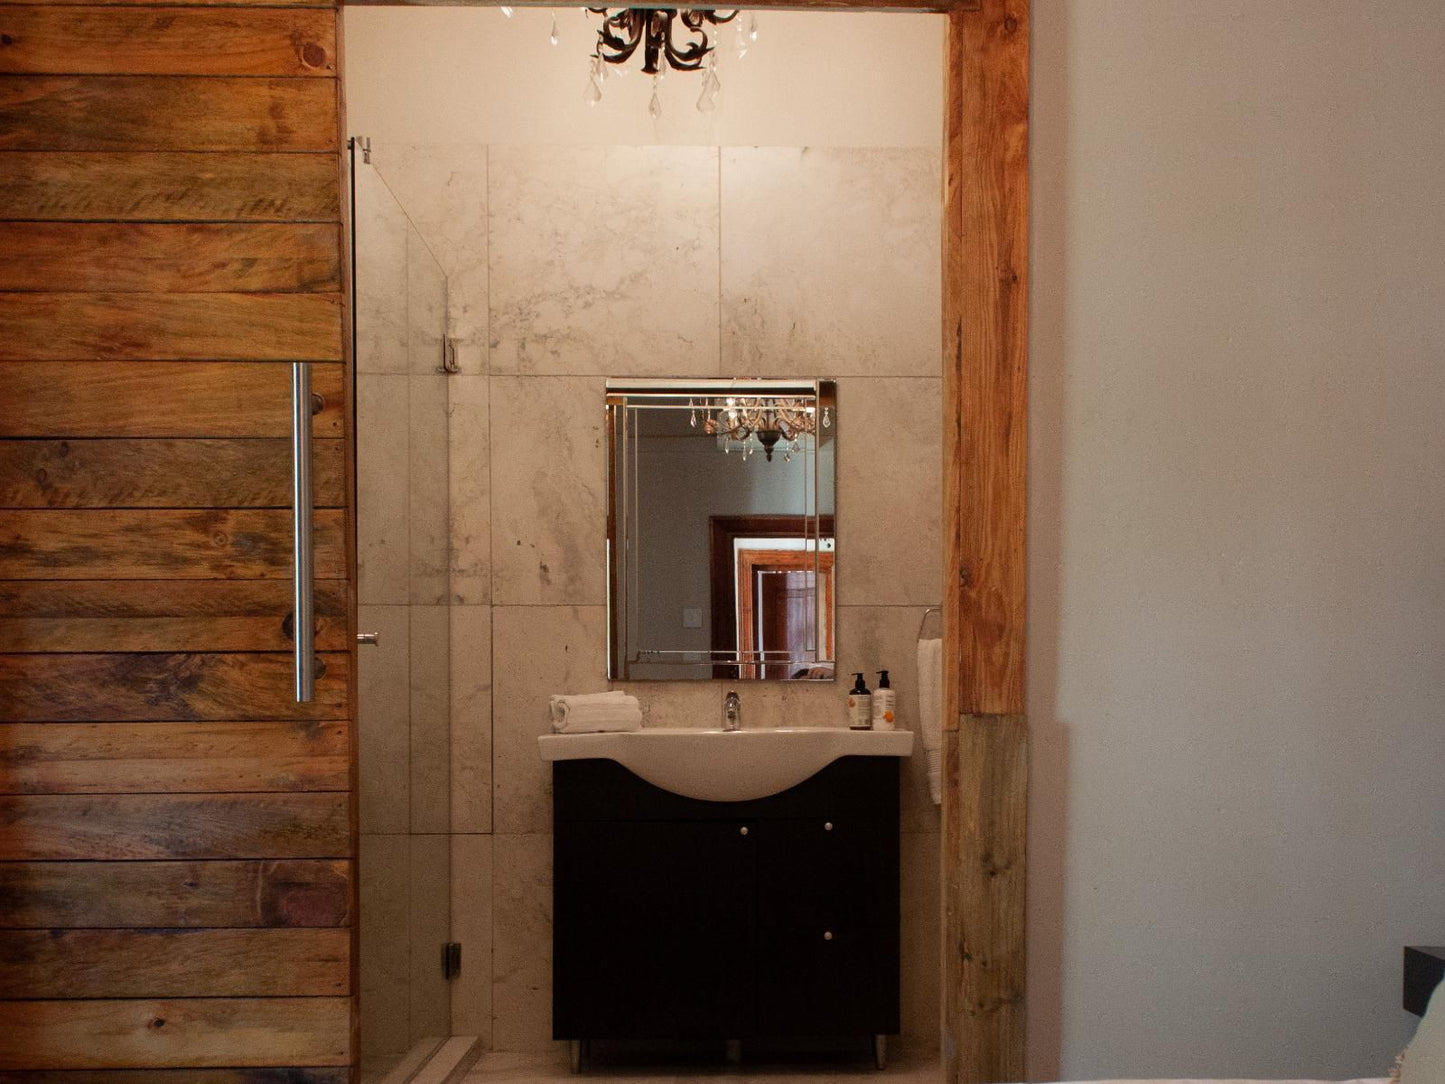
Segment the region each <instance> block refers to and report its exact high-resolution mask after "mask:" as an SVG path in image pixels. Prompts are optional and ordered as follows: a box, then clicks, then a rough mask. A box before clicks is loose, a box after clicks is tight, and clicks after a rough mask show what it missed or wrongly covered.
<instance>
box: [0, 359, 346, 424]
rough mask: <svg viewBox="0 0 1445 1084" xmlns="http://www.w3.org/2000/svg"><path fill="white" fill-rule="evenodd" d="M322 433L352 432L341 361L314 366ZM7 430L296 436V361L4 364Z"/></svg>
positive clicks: (1, 380) (0, 375) (2, 418)
mask: <svg viewBox="0 0 1445 1084" xmlns="http://www.w3.org/2000/svg"><path fill="white" fill-rule="evenodd" d="M311 380H312V385H311V386H312V391H313V392H314V393H316V394H319V395H320V396H321V397H322V400H323V403H324V405H323V407H322V410H321V413H320V414H316V415H313V416H312V418H311V432H312V434H313V435H314V436H317V437H340V436H342V435H343V419H344V415H345V412H346V404H347V400H346V397H345V395H344V394H343V389H342V372H341V366H339V365H331V364H316V365H312V367H311ZM0 402H3V403H4V404H5V409H4V410H0V437H69V438H74V437H288V438H289V436H290V435H291V366H289V365H269V364H254V363H251V362H218V363H215V364H211V365H196V364H194V363H192V362H140V361H136V362H108V361H81V362H10V363H7V364H4V365H0Z"/></svg>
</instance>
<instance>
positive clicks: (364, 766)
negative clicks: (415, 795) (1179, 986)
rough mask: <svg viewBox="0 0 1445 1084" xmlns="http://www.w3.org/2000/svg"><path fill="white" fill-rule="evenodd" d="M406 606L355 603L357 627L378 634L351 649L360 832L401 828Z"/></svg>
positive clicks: (405, 777)
mask: <svg viewBox="0 0 1445 1084" xmlns="http://www.w3.org/2000/svg"><path fill="white" fill-rule="evenodd" d="M407 610H408V607H406V606H359V607H358V608H357V613H356V621H357V626H358V627H359V628H361V629H362V630H363V631H365V632H376V633H379V634H380V640H379V642H378V643H377V644H376V646H375V647H365V648H362V649H361V650H360V651H359V652H357V662H356V665H357V693H358V696H357V699H358V701H359V704H358V712H357V762H358V763H357V771H358V774H359V779H360V792H361V793H360V796H359V800H358V806H359V812H358V816H359V817H360V821H361V830H362V831H363V832H405V831H406V830H407V807H408V802H409V800H410V799H409V795H410V792H411V780H410V775H409V773H408V770H407V756H408V753H407V744H408V740H409V739H408V730H409V726H410V722H409V720H410V716H411V701H410V677H409V675H410V667H411V627H410V621H409V618H408V613H407Z"/></svg>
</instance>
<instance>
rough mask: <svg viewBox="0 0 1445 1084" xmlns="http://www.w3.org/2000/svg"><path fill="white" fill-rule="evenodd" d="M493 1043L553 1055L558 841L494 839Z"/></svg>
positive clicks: (545, 838) (506, 836)
mask: <svg viewBox="0 0 1445 1084" xmlns="http://www.w3.org/2000/svg"><path fill="white" fill-rule="evenodd" d="M492 848H493V861H494V862H495V867H496V871H497V876H496V878H495V880H494V885H495V889H494V898H493V904H492V906H493V911H492V915H493V917H492V928H493V935H492V973H493V979H492V1021H493V1025H492V1026H493V1032H492V1041H493V1044H494V1045H495V1047H496V1048H497V1049H498V1050H547V1049H550V1048H551V1047H552V1045H553V1041H552V837H551V836H550V835H542V834H531V835H511V834H499V835H496V836H494V837H493V842H492Z"/></svg>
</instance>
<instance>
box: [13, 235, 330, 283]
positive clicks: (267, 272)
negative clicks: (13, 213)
mask: <svg viewBox="0 0 1445 1084" xmlns="http://www.w3.org/2000/svg"><path fill="white" fill-rule="evenodd" d="M338 233H339V227H337V226H334V225H329V224H304V223H302V224H291V223H286V224H280V223H269V222H268V223H252V224H247V225H232V224H216V223H165V224H157V223H147V222H135V223H123V224H122V223H112V222H10V223H3V224H0V290H64V291H82V292H83V291H88V290H102V291H106V292H109V293H120V292H132V291H133V292H137V293H147V292H160V291H169V292H171V293H216V292H226V291H231V292H240V291H245V292H256V293H282V292H287V291H293V290H294V291H309V292H319V293H339V292H340V290H341V247H340V238H339V236H338Z"/></svg>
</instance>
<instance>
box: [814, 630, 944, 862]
mask: <svg viewBox="0 0 1445 1084" xmlns="http://www.w3.org/2000/svg"><path fill="white" fill-rule="evenodd" d="M934 605H937V603H936V602H935V603H934ZM923 613H924V608H923V607H922V606H844V607H842V608H841V609H840V610H839V611H838V672H839V680H840V681H843V680H846V681H848V682H851V680H852V674H853V671H855V670H863V671H864V672H865V675H866V680H867V682H868V687H869V688H870V689H875V688H877V687H878V671H879V670H880V669H882V668H883V667H884V666H887V667H888V669H889V681H890V683H891V684H892V686H893V689H894V691H895V692H896V693H897V698H898V719H897V722H896V726H897V727H898V729H900V730H911V731H913V735H914V737H913V755H912V756H911V757H909V758H908V759H906V760H905V761H903V764H902V776H901V780H900V783H901V789H902V793H901V796H900V806H901V811H900V812H901V816H902V829H903V831H905V832H934V833H936V832H938V831H939V829H940V825H939V818H938V807H937V806H936V805H934V804H933V799H932V797H931V796H930V795H929V793H928V756H927V754H926V753H925V752H924V750H923V735H922V733H921V732H920V730H919V727H920V722H921V721H920V719H919V716H918V647H917V645H918V626H919V622H920V621H921V620H922V618H923ZM847 688H849V685H848V684H842V685H840V686H839V687H838V703H839V704H841V703H842V700H843V695H844V690H846V689H847ZM839 717H841V708H840V710H839Z"/></svg>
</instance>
